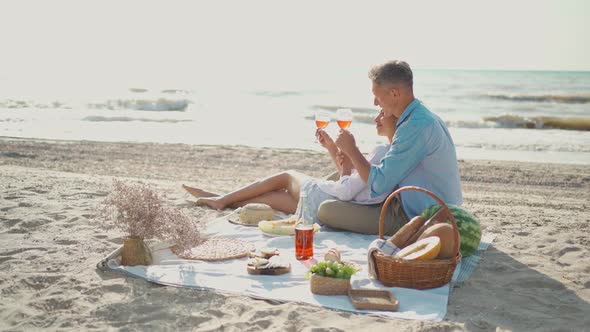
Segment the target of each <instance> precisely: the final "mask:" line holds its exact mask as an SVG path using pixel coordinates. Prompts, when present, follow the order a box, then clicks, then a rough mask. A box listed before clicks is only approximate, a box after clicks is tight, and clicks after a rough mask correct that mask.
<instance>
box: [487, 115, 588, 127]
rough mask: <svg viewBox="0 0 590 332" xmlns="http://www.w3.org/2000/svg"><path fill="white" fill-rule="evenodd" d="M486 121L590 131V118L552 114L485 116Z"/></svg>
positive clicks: (518, 125) (514, 125)
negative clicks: (563, 116) (555, 115)
mask: <svg viewBox="0 0 590 332" xmlns="http://www.w3.org/2000/svg"><path fill="white" fill-rule="evenodd" d="M484 121H488V122H492V123H494V124H496V125H497V126H500V127H504V128H527V129H564V130H581V131H590V118H558V117H552V116H537V117H522V116H518V115H510V114H509V115H501V116H496V117H486V118H484Z"/></svg>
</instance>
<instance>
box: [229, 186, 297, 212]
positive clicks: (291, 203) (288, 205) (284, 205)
mask: <svg viewBox="0 0 590 332" xmlns="http://www.w3.org/2000/svg"><path fill="white" fill-rule="evenodd" d="M298 202H299V198H297V199H295V198H293V196H291V194H289V193H288V192H287V191H285V190H277V191H271V192H269V193H266V194H262V195H260V196H256V197H253V198H251V199H248V200H245V201H239V202H235V203H232V204H230V205H228V206H229V207H231V208H232V209H235V208H238V207H241V206H244V205H246V204H248V203H263V204H267V205H269V206H270V207H271V208H273V209H274V210H277V211H282V212H285V213H295V210H297V203H298Z"/></svg>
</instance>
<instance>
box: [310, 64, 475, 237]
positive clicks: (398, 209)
mask: <svg viewBox="0 0 590 332" xmlns="http://www.w3.org/2000/svg"><path fill="white" fill-rule="evenodd" d="M369 78H370V79H371V81H372V91H373V95H374V96H375V98H374V104H375V106H379V107H381V109H382V112H383V113H384V116H395V117H396V118H398V122H397V127H396V132H395V136H394V138H393V143H392V144H391V147H390V149H389V151H388V152H387V153H386V155H385V157H384V158H383V159H382V160H381V163H380V164H378V165H371V164H370V163H369V162H368V161H367V159H366V158H365V157H364V156H363V154H362V153H361V152H360V151H359V149H358V147H357V146H356V143H355V139H354V136H353V135H352V134H351V133H350V132H349V131H346V130H341V131H340V134H339V135H338V138H337V139H336V141H335V143H336V145H337V146H338V148H339V149H340V150H341V151H342V152H343V153H345V154H346V155H347V156H348V157H349V158H350V160H351V162H352V164H353V165H354V167H355V168H356V169H357V171H358V173H359V174H360V176H361V178H362V179H363V180H364V181H365V182H366V183H367V184H368V186H369V188H370V190H371V197H375V196H378V195H381V194H383V193H390V192H392V191H394V190H395V189H397V188H399V187H403V186H418V187H422V188H425V189H428V190H430V191H432V192H433V193H435V194H436V195H437V196H438V197H440V198H441V199H442V200H443V201H444V202H445V203H447V204H455V205H460V204H461V203H462V202H463V197H462V194H461V183H460V177H459V166H458V163H457V156H456V152H455V146H454V144H453V140H452V138H451V135H450V134H449V131H448V129H447V127H446V126H445V123H444V122H443V121H442V120H441V119H440V118H439V117H438V116H436V115H435V114H434V113H432V112H430V111H429V110H428V109H427V108H426V106H424V104H422V102H420V101H419V100H418V99H416V98H414V92H413V73H412V70H411V68H410V66H409V65H408V64H407V63H406V62H404V61H390V62H387V63H385V64H382V65H379V66H376V67H374V68H373V69H371V71H370V72H369ZM398 197H400V200H399V201H397V202H394V204H393V208H392V209H390V211H389V212H388V213H389V216H388V220H387V224H386V233H389V234H392V233H394V232H396V231H397V230H398V229H399V228H400V227H401V226H403V225H404V224H405V223H406V222H407V221H408V220H409V219H411V218H413V217H414V216H416V215H418V214H420V213H421V212H422V210H424V208H426V207H428V206H430V205H432V204H434V203H435V201H434V200H433V199H432V198H431V197H430V196H428V195H426V194H424V193H420V192H418V191H405V192H403V193H401V194H400V196H398ZM373 209H375V207H373ZM377 209H379V210H380V207H379V206H378V207H377ZM354 211H355V207H354V206H353V205H350V203H339V202H334V201H330V202H324V204H323V206H320V210H319V213H318V214H319V215H318V218H319V220H320V221H321V222H322V223H323V224H326V225H328V226H332V227H334V228H340V229H345V230H350V231H359V225H358V223H359V222H361V223H365V224H366V223H370V225H362V226H363V227H362V228H360V231H361V232H363V233H373V234H374V233H377V232H378V222H379V215H378V214H375V212H374V211H372V212H371V211H368V210H366V213H370V219H371V220H367V219H366V218H365V220H360V221H359V220H358V216H359V214H358V213H355V212H354ZM379 212H380V211H379ZM355 219H356V220H355Z"/></svg>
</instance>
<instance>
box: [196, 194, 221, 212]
mask: <svg viewBox="0 0 590 332" xmlns="http://www.w3.org/2000/svg"><path fill="white" fill-rule="evenodd" d="M220 198H221V197H200V198H199V199H197V201H196V202H195V203H196V204H197V205H199V206H208V207H210V208H212V209H215V210H223V209H225V204H223V203H222V202H221V199H220Z"/></svg>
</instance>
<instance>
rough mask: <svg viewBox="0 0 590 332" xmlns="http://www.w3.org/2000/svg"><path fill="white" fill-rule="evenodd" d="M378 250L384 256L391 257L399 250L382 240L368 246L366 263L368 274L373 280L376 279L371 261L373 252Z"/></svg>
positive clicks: (373, 264)
mask: <svg viewBox="0 0 590 332" xmlns="http://www.w3.org/2000/svg"><path fill="white" fill-rule="evenodd" d="M376 250H379V251H380V252H382V253H383V254H385V255H389V256H393V255H395V254H397V252H398V251H400V250H401V249H400V248H398V247H397V246H396V245H395V244H393V243H391V242H389V241H387V240H382V239H377V240H375V241H373V242H371V244H369V250H367V261H368V262H369V274H370V275H371V276H372V277H373V278H377V272H376V271H375V262H374V261H373V252H375V251H376Z"/></svg>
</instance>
